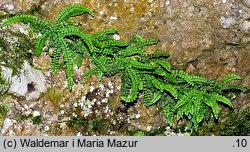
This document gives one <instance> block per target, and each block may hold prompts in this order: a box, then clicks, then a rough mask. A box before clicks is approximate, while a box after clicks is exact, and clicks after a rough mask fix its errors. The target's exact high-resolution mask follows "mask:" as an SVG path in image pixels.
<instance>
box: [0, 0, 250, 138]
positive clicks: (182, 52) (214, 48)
mask: <svg viewBox="0 0 250 152" xmlns="http://www.w3.org/2000/svg"><path fill="white" fill-rule="evenodd" d="M7 2H8V4H7ZM14 2H15V1H7V0H6V1H4V3H1V6H0V8H3V6H5V7H4V10H6V11H7V12H10V13H16V12H19V11H20V12H25V11H27V7H23V8H22V10H20V9H15V8H18V7H19V6H20V4H21V5H22V6H25V3H26V2H23V4H22V2H21V1H19V2H20V3H18V4H17V3H14ZM40 3H41V2H40ZM73 3H81V4H83V5H85V6H87V7H88V8H90V9H91V10H93V12H94V13H95V18H92V17H90V16H89V15H82V16H80V17H76V18H75V21H76V22H77V23H78V24H79V26H81V28H82V29H83V30H84V31H87V32H90V33H92V32H97V31H101V30H103V29H107V28H110V27H115V28H117V29H118V31H119V36H120V38H121V39H126V40H127V39H130V38H131V37H132V36H133V35H135V34H138V35H142V36H143V37H147V38H149V37H155V38H159V39H160V43H159V45H157V46H153V47H151V48H149V50H148V52H149V53H150V52H151V51H152V50H156V49H163V50H168V51H169V52H170V58H169V60H170V62H171V63H172V64H173V65H174V67H175V68H181V69H184V70H187V71H188V72H189V73H192V74H197V75H203V76H205V77H207V78H210V79H217V80H220V79H221V78H222V77H223V76H224V75H225V74H229V73H235V74H239V75H240V76H241V77H242V78H243V79H242V81H241V83H242V84H244V85H248V86H249V85H250V66H249V65H250V60H249V58H250V53H249V52H250V51H249V50H250V21H249V18H250V9H249V7H250V1H249V0H189V1H186V0H140V1H139V0H134V1H132V0H110V1H99V0H91V1H84V0H64V1H62V0H57V1H52V0H46V1H43V2H42V3H41V4H42V5H41V11H40V13H41V14H40V15H41V16H42V17H43V18H48V19H50V20H54V19H55V17H56V16H57V14H58V13H59V12H60V11H61V10H62V9H63V8H64V7H65V6H67V5H70V4H73ZM10 4H12V5H13V6H15V7H14V8H13V9H12V7H11V5H10ZM30 5H33V4H32V3H29V6H30ZM7 6H8V7H7ZM29 8H30V7H29ZM49 62H50V59H49V57H48V55H45V54H43V56H42V58H34V63H35V64H37V65H38V66H39V67H42V69H43V70H44V73H45V75H46V77H47V84H48V85H51V86H55V87H57V88H61V90H62V92H61V93H62V94H63V99H61V101H62V102H59V103H56V102H53V103H52V102H51V101H50V100H49V98H45V97H44V96H42V97H41V98H40V99H39V100H38V101H36V103H37V104H34V105H30V104H28V103H27V106H28V107H29V108H25V107H26V106H24V109H23V108H20V106H19V110H17V107H18V106H16V108H15V109H16V112H19V113H23V114H27V113H32V111H34V108H30V107H33V106H34V107H36V108H35V110H36V111H39V112H40V114H41V117H42V119H43V120H44V122H43V124H42V125H41V126H40V131H41V134H42V135H126V134H128V133H127V131H128V130H146V131H150V130H154V129H157V127H161V126H164V125H165V119H164V117H163V115H162V113H160V112H159V109H157V106H156V107H151V108H149V109H146V108H145V107H143V106H142V102H141V101H140V100H139V101H138V102H137V103H135V104H134V105H131V106H128V105H124V104H122V103H121V102H120V101H119V84H120V81H119V78H111V79H104V80H103V81H102V82H98V81H97V80H96V78H90V79H89V80H87V82H86V84H85V86H83V85H81V84H80V83H79V80H80V79H81V77H82V73H83V72H85V71H87V70H88V69H89V67H91V66H92V65H90V64H89V62H88V59H85V60H84V62H83V66H82V67H81V69H80V70H77V69H76V70H75V74H76V75H75V82H76V85H75V86H74V90H73V92H71V93H70V92H68V91H67V84H66V76H65V73H64V72H63V71H58V73H57V74H56V75H55V76H52V75H51V72H50V65H49V64H48V63H49ZM62 80H64V81H62ZM110 83H111V84H112V85H110ZM111 86H113V88H112V87H111ZM45 96H46V93H45ZM19 102H20V103H19V104H21V105H23V102H24V103H26V102H25V101H19ZM249 103H250V98H249V95H248V94H240V96H239V97H237V98H236V99H235V100H234V103H233V104H234V107H236V108H243V107H246V106H249ZM15 105H18V104H15ZM24 105H25V104H24ZM21 107H22V106H21ZM39 107H40V108H39ZM30 109H31V110H30ZM13 111H15V110H13ZM26 111H28V112H26ZM14 113H15V112H14ZM11 116H13V114H9V116H8V117H7V118H8V119H11ZM72 116H77V117H79V118H81V119H85V120H88V121H89V122H90V123H91V120H93V119H100V120H103V121H104V123H105V124H106V125H104V127H103V129H101V130H97V131H93V130H91V127H87V128H86V127H76V128H74V127H73V128H72V127H69V126H68V124H67V122H68V121H69V119H70V118H71V117H72ZM8 119H7V120H8ZM14 120H15V119H14ZM15 121H18V120H15ZM8 122H11V121H7V122H6V123H7V124H6V125H5V126H8V124H9V123H8ZM24 123H25V124H26V125H30V126H31V127H27V129H28V130H30V131H31V130H32V129H33V130H34V129H35V130H36V128H34V127H33V126H32V124H27V122H20V123H19V125H18V126H22V125H23V124H24ZM9 127H11V125H10V126H9ZM19 128H20V127H19ZM92 129H93V128H92ZM5 130H8V127H5ZM17 130H18V129H17ZM7 132H8V131H7ZM9 132H11V129H9ZM12 132H13V131H12ZM27 132H28V131H27ZM6 134H7V133H6ZM9 134H10V133H9ZM15 134H17V133H15ZM20 134H24V135H26V134H27V133H26V131H24V133H20ZM165 134H166V135H175V134H173V133H171V131H169V129H167V132H166V133H165Z"/></svg>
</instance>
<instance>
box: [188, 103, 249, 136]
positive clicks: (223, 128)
mask: <svg viewBox="0 0 250 152" xmlns="http://www.w3.org/2000/svg"><path fill="white" fill-rule="evenodd" d="M221 118H223V119H222V120H220V121H217V122H214V121H209V122H207V123H204V124H203V126H202V127H200V128H199V130H198V131H197V132H193V133H192V135H199V136H209V135H215V136H249V135H250V108H247V109H245V110H242V111H240V112H238V111H236V110H235V111H229V112H224V113H223V114H222V115H221Z"/></svg>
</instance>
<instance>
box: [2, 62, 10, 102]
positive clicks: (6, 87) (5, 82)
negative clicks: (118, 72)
mask: <svg viewBox="0 0 250 152" xmlns="http://www.w3.org/2000/svg"><path fill="white" fill-rule="evenodd" d="M9 85H10V84H9V82H8V81H6V80H5V79H4V78H3V76H2V73H1V67H0V96H1V95H3V93H5V92H6V91H7V90H8V88H9ZM0 101H1V97H0ZM0 104H1V102H0Z"/></svg>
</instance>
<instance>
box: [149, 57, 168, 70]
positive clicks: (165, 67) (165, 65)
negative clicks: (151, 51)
mask: <svg viewBox="0 0 250 152" xmlns="http://www.w3.org/2000/svg"><path fill="white" fill-rule="evenodd" d="M153 62H155V63H157V64H159V65H160V66H162V67H163V68H164V69H165V70H167V71H169V72H170V71H171V70H172V67H171V65H170V63H169V62H167V61H164V60H159V59H155V60H153Z"/></svg>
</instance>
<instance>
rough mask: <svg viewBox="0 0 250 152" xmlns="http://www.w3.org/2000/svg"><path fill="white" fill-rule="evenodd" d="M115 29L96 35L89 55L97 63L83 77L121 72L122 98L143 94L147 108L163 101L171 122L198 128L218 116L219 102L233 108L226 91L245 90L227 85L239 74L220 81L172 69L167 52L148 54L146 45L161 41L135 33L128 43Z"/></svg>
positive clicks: (237, 77) (171, 123) (132, 100)
mask: <svg viewBox="0 0 250 152" xmlns="http://www.w3.org/2000/svg"><path fill="white" fill-rule="evenodd" d="M116 32H117V31H116V30H108V32H107V31H103V32H98V33H96V34H95V35H94V36H93V37H95V39H92V40H93V42H92V44H93V52H92V53H90V54H89V55H90V59H91V61H92V62H93V63H95V65H96V66H95V67H94V68H93V69H91V70H89V71H88V72H87V73H86V74H85V76H84V78H86V77H89V76H91V75H93V74H97V75H98V77H99V78H100V79H101V78H102V76H108V77H109V76H112V75H115V74H118V75H120V76H121V80H122V88H121V91H122V96H121V100H123V101H124V102H134V101H136V99H137V98H138V96H139V94H141V95H142V97H143V99H144V103H145V106H147V107H149V106H151V105H153V104H156V103H157V102H160V105H161V107H162V109H163V112H164V114H165V116H166V117H167V120H168V123H169V124H170V125H173V122H174V119H176V120H177V121H179V120H182V119H186V120H187V121H188V123H187V126H188V128H189V129H191V130H193V129H194V130H197V129H198V126H199V125H200V124H201V123H202V121H203V120H209V119H210V118H214V119H218V117H219V110H220V107H219V105H220V104H223V105H225V106H227V107H229V108H230V107H232V104H231V101H230V99H229V98H227V97H226V92H228V91H231V90H240V91H244V88H243V87H241V86H239V85H229V84H228V83H230V82H231V81H232V80H237V79H240V77H239V76H237V75H233V74H230V75H227V76H225V78H224V80H223V81H221V82H217V81H212V80H208V79H206V78H205V77H201V76H193V75H190V74H188V73H186V72H184V71H182V70H173V69H172V67H171V65H170V64H169V62H167V60H166V58H167V57H168V53H167V52H166V51H157V52H155V53H153V54H149V55H146V54H145V47H146V46H149V45H154V44H157V43H158V40H156V39H143V38H142V37H140V36H135V37H134V38H133V39H132V40H130V41H128V42H123V41H120V42H118V41H116V40H114V39H113V38H112V34H114V33H116Z"/></svg>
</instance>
